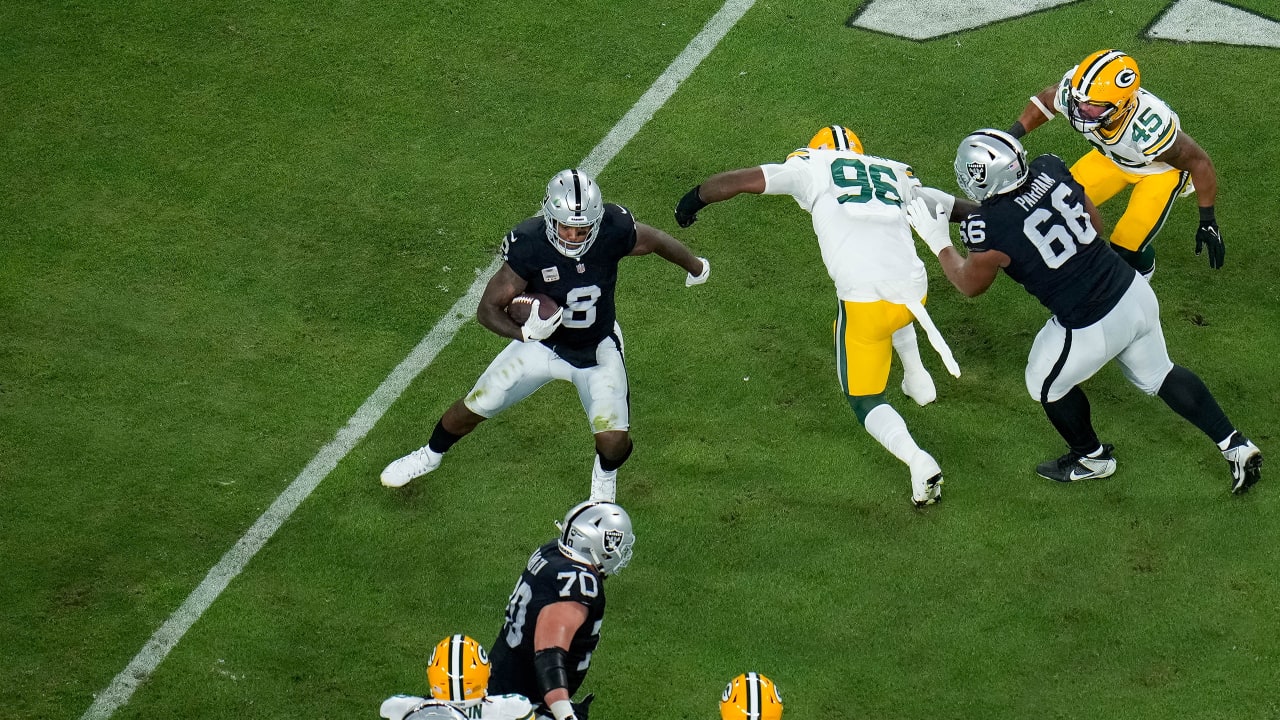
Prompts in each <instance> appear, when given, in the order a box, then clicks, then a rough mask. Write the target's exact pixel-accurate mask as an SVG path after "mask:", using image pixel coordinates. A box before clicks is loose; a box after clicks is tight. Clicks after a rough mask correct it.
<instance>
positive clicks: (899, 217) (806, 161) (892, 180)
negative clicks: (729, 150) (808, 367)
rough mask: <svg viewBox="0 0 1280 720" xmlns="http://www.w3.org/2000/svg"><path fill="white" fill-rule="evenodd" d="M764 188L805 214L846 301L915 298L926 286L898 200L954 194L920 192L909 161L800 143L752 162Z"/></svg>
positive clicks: (949, 199)
mask: <svg viewBox="0 0 1280 720" xmlns="http://www.w3.org/2000/svg"><path fill="white" fill-rule="evenodd" d="M760 167H761V169H762V170H763V171H764V177H765V190H764V192H765V194H766V195H790V196H791V197H793V198H795V200H796V202H797V203H799V204H800V207H802V208H804V209H805V210H807V211H808V212H809V214H810V215H812V216H813V231H814V233H816V234H817V236H818V246H819V247H820V248H821V250H822V261H823V263H824V264H826V266H827V273H828V274H829V275H830V276H831V280H832V281H833V282H835V285H836V295H837V296H838V297H839V298H840V299H841V300H847V301H850V302H875V301H877V300H887V301H889V302H893V303H898V304H903V305H905V304H908V303H918V302H919V301H920V300H921V299H922V298H923V297H924V296H925V293H926V292H927V291H928V277H927V275H926V273H925V268H924V263H922V262H920V258H919V256H917V255H916V245H915V240H914V238H912V236H911V225H910V224H909V223H908V221H907V215H906V204H907V203H909V202H911V200H912V198H914V197H915V196H916V195H917V194H919V195H921V196H922V197H925V199H926V201H927V202H928V203H929V205H930V206H931V207H932V206H933V205H934V204H935V203H936V202H938V200H939V199H943V198H945V200H944V204H946V205H947V210H948V212H949V211H950V204H951V203H953V202H954V198H952V197H951V196H950V195H946V194H945V193H941V192H939V193H937V194H936V195H932V194H928V193H921V192H920V181H919V180H917V179H916V177H915V175H914V174H913V173H912V171H911V168H910V167H909V166H907V165H905V164H903V163H900V162H898V161H896V160H889V159H887V158H881V157H876V156H874V155H863V154H860V153H856V152H852V151H841V150H814V149H811V148H801V149H799V150H796V151H795V152H793V153H791V154H790V155H788V156H787V159H786V161H785V162H782V163H771V164H766V165H762V166H760Z"/></svg>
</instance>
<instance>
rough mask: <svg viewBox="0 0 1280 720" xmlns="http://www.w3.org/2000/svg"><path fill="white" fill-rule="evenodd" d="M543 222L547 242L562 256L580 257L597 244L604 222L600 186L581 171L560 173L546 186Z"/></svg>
mask: <svg viewBox="0 0 1280 720" xmlns="http://www.w3.org/2000/svg"><path fill="white" fill-rule="evenodd" d="M542 219H543V221H544V222H545V223H546V226H547V240H548V241H550V242H551V244H552V245H553V246H554V247H555V249H556V250H558V251H560V254H561V255H564V256H565V257H569V258H575V259H576V258H580V257H582V256H583V255H584V254H586V252H587V250H588V249H589V248H590V247H591V243H593V242H595V241H596V236H597V235H599V234H600V222H601V220H603V219H604V199H603V198H602V197H601V195H600V187H599V186H598V185H596V183H595V181H594V180H592V179H591V177H590V176H588V175H587V174H586V173H584V172H582V171H581V170H576V169H572V168H571V169H569V170H561V171H560V172H558V173H556V174H555V177H553V178H551V182H548V183H547V194H546V196H545V197H544V198H543V199H542ZM577 228H586V231H585V233H584V232H583V231H581V230H577Z"/></svg>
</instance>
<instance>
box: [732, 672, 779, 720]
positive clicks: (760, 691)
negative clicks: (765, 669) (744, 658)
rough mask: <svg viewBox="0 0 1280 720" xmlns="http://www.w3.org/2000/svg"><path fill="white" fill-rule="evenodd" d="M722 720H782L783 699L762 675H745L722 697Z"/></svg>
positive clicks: (733, 681)
mask: <svg viewBox="0 0 1280 720" xmlns="http://www.w3.org/2000/svg"><path fill="white" fill-rule="evenodd" d="M720 718H721V720H782V695H780V694H779V693H778V686H777V685H775V684H774V683H773V681H772V680H770V679H769V678H767V677H765V676H764V675H761V674H760V673H755V672H749V673H743V674H741V675H739V676H738V677H736V678H734V679H732V680H730V681H729V684H728V685H726V686H725V689H724V692H723V693H722V694H721V695H720Z"/></svg>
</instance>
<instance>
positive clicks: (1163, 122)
mask: <svg viewBox="0 0 1280 720" xmlns="http://www.w3.org/2000/svg"><path fill="white" fill-rule="evenodd" d="M1075 73H1076V69H1075V68H1074V67H1073V68H1071V69H1070V70H1068V71H1067V74H1066V75H1064V76H1062V82H1060V83H1058V94H1057V95H1054V96H1053V109H1054V110H1057V111H1058V112H1059V113H1061V114H1063V115H1066V113H1067V98H1069V97H1070V95H1071V77H1072V76H1073V75H1075ZM1134 97H1135V98H1136V99H1137V101H1138V108H1137V109H1136V110H1134V111H1133V113H1132V114H1130V115H1129V119H1128V120H1126V121H1125V123H1124V125H1123V126H1122V127H1121V128H1120V130H1119V131H1118V132H1116V133H1115V134H1114V135H1112V136H1110V137H1108V136H1107V135H1105V134H1103V133H1102V132H1101V128H1099V129H1097V130H1090V131H1089V132H1086V133H1084V137H1085V139H1086V140H1088V141H1089V142H1090V143H1092V144H1093V146H1094V147H1095V148H1097V149H1098V152H1100V153H1102V154H1103V155H1105V156H1106V157H1107V159H1108V160H1110V161H1111V162H1113V163H1115V164H1116V166H1117V167H1119V168H1120V169H1121V170H1124V171H1125V172H1128V173H1133V174H1135V175H1158V174H1160V173H1162V172H1168V171H1170V170H1173V169H1174V167H1173V166H1172V165H1170V164H1168V163H1163V162H1158V161H1156V157H1158V156H1159V155H1160V153H1162V152H1164V151H1165V150H1168V149H1169V148H1170V147H1172V146H1173V141H1174V140H1176V139H1177V138H1178V114H1177V113H1175V112H1174V111H1173V110H1172V109H1171V108H1170V107H1169V106H1168V105H1166V104H1165V102H1164V101H1163V100H1161V99H1160V98H1158V97H1156V96H1155V95H1152V94H1151V93H1149V92H1147V91H1146V90H1143V89H1142V88H1138V92H1137V93H1136V94H1135V96H1134Z"/></svg>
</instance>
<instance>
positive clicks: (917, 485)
mask: <svg viewBox="0 0 1280 720" xmlns="http://www.w3.org/2000/svg"><path fill="white" fill-rule="evenodd" d="M910 466H911V504H913V505H915V506H916V507H924V506H925V505H932V504H934V503H936V502H939V501H941V500H942V468H941V467H940V466H939V465H938V461H937V460H934V459H933V456H932V455H930V454H929V453H927V452H925V451H923V450H921V451H919V452H917V453H916V456H915V457H913V458H911V463H910Z"/></svg>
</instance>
